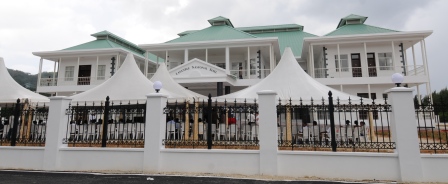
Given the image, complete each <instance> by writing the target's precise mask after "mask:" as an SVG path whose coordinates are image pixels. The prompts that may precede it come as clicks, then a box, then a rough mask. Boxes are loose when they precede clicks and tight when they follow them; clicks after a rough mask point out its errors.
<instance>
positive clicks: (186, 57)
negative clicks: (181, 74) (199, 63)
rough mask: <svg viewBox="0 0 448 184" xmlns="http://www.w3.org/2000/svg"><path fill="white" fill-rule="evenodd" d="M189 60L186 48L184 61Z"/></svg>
mask: <svg viewBox="0 0 448 184" xmlns="http://www.w3.org/2000/svg"><path fill="white" fill-rule="evenodd" d="M187 62H188V49H185V50H184V63H187Z"/></svg>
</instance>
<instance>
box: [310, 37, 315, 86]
mask: <svg viewBox="0 0 448 184" xmlns="http://www.w3.org/2000/svg"><path fill="white" fill-rule="evenodd" d="M310 51H311V53H310V55H311V62H310V64H311V65H310V69H311V71H310V75H311V77H313V78H314V48H313V45H310Z"/></svg>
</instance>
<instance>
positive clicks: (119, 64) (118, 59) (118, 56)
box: [115, 54, 121, 72]
mask: <svg viewBox="0 0 448 184" xmlns="http://www.w3.org/2000/svg"><path fill="white" fill-rule="evenodd" d="M120 67H121V61H120V54H117V69H116V70H115V72H117V70H118V68H120Z"/></svg>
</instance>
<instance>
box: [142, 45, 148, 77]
mask: <svg viewBox="0 0 448 184" xmlns="http://www.w3.org/2000/svg"><path fill="white" fill-rule="evenodd" d="M148 55H149V54H148V51H146V52H145V70H143V71H144V72H145V77H146V78H148Z"/></svg>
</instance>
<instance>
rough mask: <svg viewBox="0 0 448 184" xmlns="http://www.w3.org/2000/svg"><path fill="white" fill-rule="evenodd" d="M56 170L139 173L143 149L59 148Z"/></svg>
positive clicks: (141, 165) (141, 166)
mask: <svg viewBox="0 0 448 184" xmlns="http://www.w3.org/2000/svg"><path fill="white" fill-rule="evenodd" d="M59 151H60V163H59V168H58V170H64V171H141V170H142V168H143V162H142V161H143V148H61V149H60V150H59Z"/></svg>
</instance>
